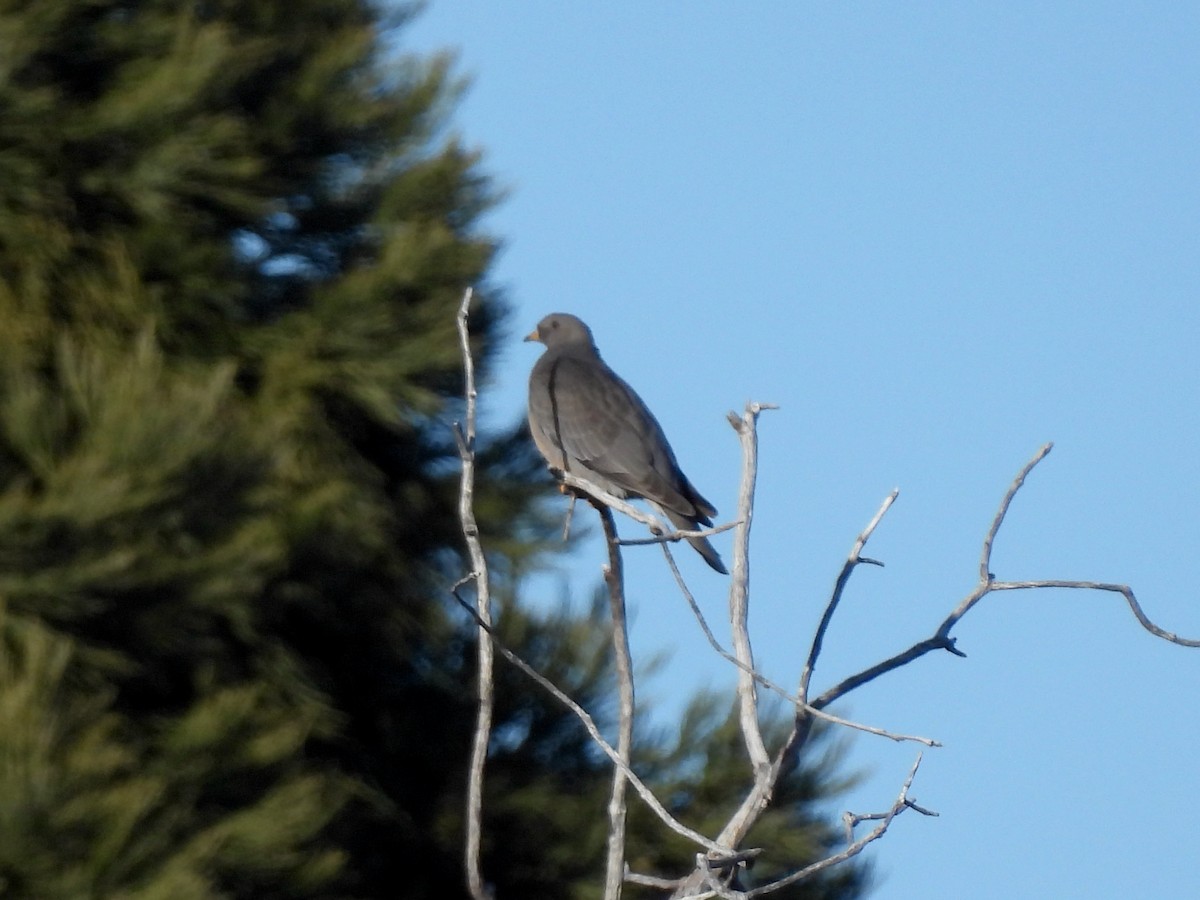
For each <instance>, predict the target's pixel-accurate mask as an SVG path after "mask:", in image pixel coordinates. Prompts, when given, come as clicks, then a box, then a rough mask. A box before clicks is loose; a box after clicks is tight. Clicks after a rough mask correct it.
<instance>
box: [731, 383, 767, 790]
mask: <svg viewBox="0 0 1200 900" xmlns="http://www.w3.org/2000/svg"><path fill="white" fill-rule="evenodd" d="M764 408H774V407H772V406H770V405H766V406H764V405H763V404H760V403H747V404H746V411H745V413H743V414H742V417H741V418H740V419H737V420H736V424H735V417H734V416H733V414H732V413H731V414H730V416H729V419H730V424H732V425H733V427H734V430H735V431H737V433H738V436H739V437H740V438H741V443H742V479H741V488H740V490H739V491H738V520H739V521H740V522H741V524H740V525H739V526H738V528H737V533H736V534H735V535H734V540H733V575H732V577H731V579H730V583H729V622H730V626H731V631H732V637H733V655H734V656H735V657H736V658H737V661H738V664H739V665H738V686H737V694H738V703H739V708H740V723H741V727H742V736H743V738H744V739H745V741H746V752H747V753H748V754H749V755H750V763H751V765H752V766H753V767H754V773H755V778H756V779H763V778H767V777H769V770H770V768H771V757H770V756H769V755H768V753H767V746H766V744H765V743H764V742H763V736H762V727H761V725H760V724H759V721H758V689H757V687H756V686H755V683H754V676H753V674H752V673H753V672H754V652H753V650H752V648H751V646H750V629H749V616H750V525H751V523H752V520H753V517H754V486H755V480H756V479H757V477H758V427H757V426H758V416H759V413H760V412H762V410H763V409H764Z"/></svg>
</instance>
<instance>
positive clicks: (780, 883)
mask: <svg viewBox="0 0 1200 900" xmlns="http://www.w3.org/2000/svg"><path fill="white" fill-rule="evenodd" d="M921 756H922V754H920V753H918V754H917V759H916V762H914V763H913V765H912V768H911V769H910V770H909V772H908V777H907V778H905V779H904V784H903V786H902V787H901V788H900V794H899V796H897V797H896V802H895V803H893V804H892V808H891V809H889V810H888V811H887V812H886V813H882V814H881V815H880V822H879V824H878V825H877V826H875V828H873V829H872V830H871V831H870V832H869V833H868V834H865V835H863V836H862V837H861V838H859V839H858V840H857V841H854V842H853V843H851V844H850V845H849V846H847V847H846V848H845V849H844V850H842V851H841V852H840V853H835V854H833V855H832V856H827V857H825V859H822V860H819V861H818V862H815V863H813V864H812V865H809V866H805V867H804V868H803V869H800V870H798V871H796V872H793V873H792V874H790V875H788V876H786V877H784V878H780V879H777V880H776V881H772V882H771V883H770V884H764V885H762V886H760V887H756V888H754V889H753V890H749V891H745V892H744V893H741V894H739V895H737V896H738V897H739V898H745V900H751V898H754V897H763V896H766V895H767V894H773V893H775V892H776V891H780V890H783V889H784V888H785V887H788V886H789V885H793V884H795V883H796V882H798V881H804V880H805V879H807V878H811V877H812V876H813V875H816V874H817V873H818V872H821V871H824V870H825V869H828V868H830V867H832V866H836V865H838V864H839V863H843V862H845V861H846V860H848V859H851V858H853V857H855V856H858V854H860V853H862V852H863V850H865V849H866V848H867V845H868V844H870V843H872V842H873V841H877V840H879V839H880V838H881V837H883V836H884V834H886V833H887V830H888V828H889V827H890V826H891V824H892V820H893V819H895V818H896V816H898V815H900V813H902V812H904V810H906V809H913V810H918V811H923V810H921V809H920V807H917V806H915V805H912V804H910V803H909V802H908V791H909V788H911V787H912V783H913V779H914V778H916V777H917V769H919V768H920V767H921ZM861 818H866V817H865V816H864V817H861ZM872 818H874V817H872Z"/></svg>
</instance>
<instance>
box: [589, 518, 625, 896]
mask: <svg viewBox="0 0 1200 900" xmlns="http://www.w3.org/2000/svg"><path fill="white" fill-rule="evenodd" d="M596 509H597V512H598V513H599V514H600V523H601V524H602V525H603V527H604V537H605V543H606V544H607V545H608V566H607V567H606V568H605V570H604V581H605V584H607V585H608V601H609V607H610V608H611V610H612V623H613V657H614V659H615V662H616V672H617V699H618V719H617V755H618V756H619V757H620V758H621V760H622V761H623V762H624V763H625V765H624V766H614V767H613V778H612V792H611V794H610V796H609V800H608V855H607V865H606V866H605V878H604V897H605V900H619V898H620V896H621V884H622V881H623V879H624V875H625V813H626V804H625V785H626V784H627V779H626V777H625V773H626V772H627V771H629V761H630V754H631V753H632V751H633V712H634V694H633V691H634V688H633V657H632V656H631V655H630V652H629V628H628V625H627V623H626V619H625V567H624V565H623V563H622V561H621V548H620V547H619V546H618V543H617V526H616V523H614V522H613V515H612V510H611V509H609V508H608V507H607V506H604V505H603V504H597V507H596Z"/></svg>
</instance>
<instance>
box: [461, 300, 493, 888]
mask: <svg viewBox="0 0 1200 900" xmlns="http://www.w3.org/2000/svg"><path fill="white" fill-rule="evenodd" d="M473 294H474V292H473V291H472V289H471V288H467V289H466V290H465V291H464V292H463V298H462V304H461V305H460V306H459V308H458V337H459V342H460V344H461V347H462V356H463V374H464V376H465V379H466V399H467V422H466V430H465V433H464V431H463V429H461V428H459V427H457V425H456V426H455V429H454V436H455V442H456V443H457V444H458V455H459V458H460V459H461V461H462V480H461V482H460V485H459V495H458V517H459V520H460V521H461V522H462V532H463V539H464V540H465V541H466V543H467V550H468V552H469V553H470V556H471V566H472V571H471V574H470V575H468V576H467V577H466V579H461V580H460V581H459V584H457V585H455V595H456V596H457V588H458V587H459V586H461V585H462V584H465V583H466V581H468V580H473V581H474V582H475V604H476V615H477V616H478V619H479V622H480V628H481V631H480V633H479V641H478V646H477V648H476V653H477V664H478V672H477V673H476V685H477V691H478V694H479V706H478V708H477V709H476V713H475V734H474V737H473V740H472V743H471V763H470V769H469V771H468V776H467V836H466V848H465V859H464V865H465V867H466V874H467V889H468V890H469V891H470V892H471V896H472V897H473V898H474V900H491V897H492V891H491V888H490V887H489V886H488V885H487V883H486V882H485V881H484V878H483V870H482V868H481V866H480V861H479V848H480V842H481V835H482V830H483V824H482V822H483V769H484V766H485V764H486V763H487V750H488V742H489V740H490V738H491V733H492V716H493V711H494V707H495V696H494V685H493V679H492V668H493V666H494V658H493V653H492V643H491V641H489V640H488V639H487V637H486V636H485V634H484V633H483V630H482V629H484V628H485V627H487V626H490V625H491V622H492V600H491V592H490V589H489V585H488V568H487V557H486V556H484V553H483V545H482V544H481V543H480V541H479V526H478V525H477V524H476V522H475V506H474V501H475V418H476V398H477V395H476V391H475V364H474V361H473V360H472V358H471V340H470V334H469V331H468V328H467V318H468V315H469V313H470V307H471V298H472V296H473Z"/></svg>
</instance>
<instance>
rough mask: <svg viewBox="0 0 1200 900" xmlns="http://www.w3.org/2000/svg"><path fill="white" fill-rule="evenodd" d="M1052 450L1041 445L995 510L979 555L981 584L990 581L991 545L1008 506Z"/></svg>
mask: <svg viewBox="0 0 1200 900" xmlns="http://www.w3.org/2000/svg"><path fill="white" fill-rule="evenodd" d="M1053 449H1054V444H1053V443H1046V444H1043V445H1042V448H1041V449H1040V450H1038V452H1037V453H1035V454H1034V455H1033V458H1032V459H1031V460H1029V462H1027V463H1025V468H1023V469H1021V471H1020V472H1018V473H1017V477H1016V478H1014V479H1013V483H1012V484H1010V485H1009V486H1008V491H1006V492H1005V494H1004V499H1003V500H1001V501H1000V508H999V509H998V510H996V517H995V518H994V519H992V527H991V528H989V529H988V533H987V537H985V538H984V539H983V551H982V552H981V553H980V554H979V580H980V581H981V582H983V583H985V584H986V583H987V582H989V581H991V580H992V544H993V543H995V541H996V535H997V534H998V533H999V531H1000V526H1001V525H1003V524H1004V517H1005V516H1006V515H1008V506H1009V504H1010V503H1012V501H1013V497H1015V496H1017V491H1019V490H1020V489H1021V485H1023V484H1024V483H1025V479H1026V478H1028V477H1029V473H1030V472H1032V471H1033V467H1034V466H1036V465H1037V464H1038V463H1040V462H1041V461H1042V460H1043V459H1045V458H1046V457H1047V456H1048V455H1049V453H1050V451H1051V450H1053Z"/></svg>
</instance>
